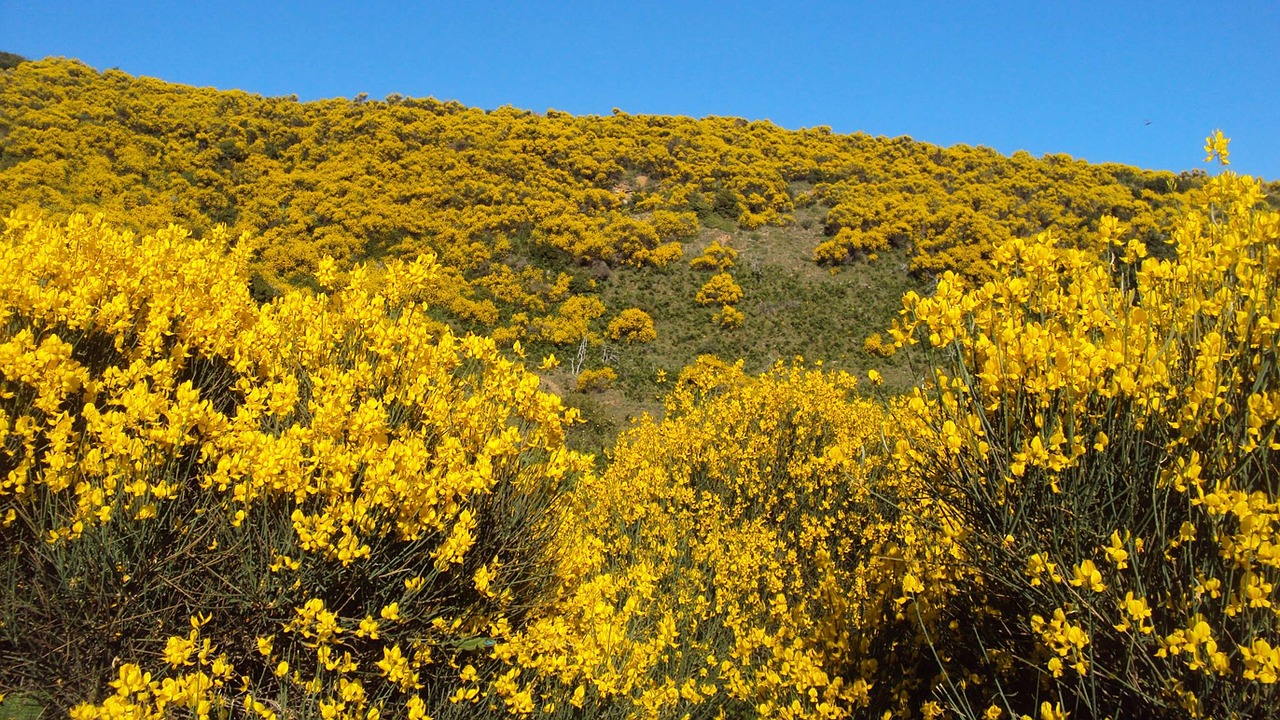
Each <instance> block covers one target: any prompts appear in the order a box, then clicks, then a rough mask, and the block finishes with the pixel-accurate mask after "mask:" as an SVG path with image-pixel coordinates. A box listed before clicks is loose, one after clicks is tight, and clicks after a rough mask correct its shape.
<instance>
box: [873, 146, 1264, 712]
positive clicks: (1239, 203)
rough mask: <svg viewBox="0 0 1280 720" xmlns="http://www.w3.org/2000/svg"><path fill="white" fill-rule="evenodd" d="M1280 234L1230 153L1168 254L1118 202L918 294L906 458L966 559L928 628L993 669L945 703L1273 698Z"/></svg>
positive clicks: (963, 659) (1093, 707) (975, 672)
mask: <svg viewBox="0 0 1280 720" xmlns="http://www.w3.org/2000/svg"><path fill="white" fill-rule="evenodd" d="M1222 146H1223V148H1222V149H1225V141H1224V142H1223V143H1222ZM1209 150H1210V152H1211V154H1217V153H1218V148H1217V147H1216V146H1215V145H1214V143H1213V141H1212V139H1211V142H1210V146H1209ZM1278 241H1280V214H1277V213H1276V212H1275V211H1273V210H1270V209H1267V208H1266V206H1265V204H1264V198H1263V193H1262V189H1261V186H1260V185H1259V183H1258V182H1257V181H1255V180H1253V179H1251V178H1242V177H1237V176H1234V175H1232V174H1230V173H1224V174H1223V175H1221V176H1219V177H1216V178H1214V179H1212V180H1211V181H1209V182H1208V183H1207V184H1206V185H1205V186H1204V188H1203V189H1202V190H1200V191H1197V192H1196V193H1194V200H1193V204H1192V206H1191V207H1190V208H1189V209H1188V210H1187V212H1186V214H1185V216H1184V217H1183V218H1182V219H1181V220H1180V221H1179V222H1178V223H1177V225H1176V226H1175V228H1174V230H1173V233H1172V245H1173V249H1174V251H1175V255H1174V256H1173V257H1170V258H1165V259H1155V258H1144V257H1143V255H1144V252H1145V248H1144V246H1143V245H1142V244H1141V243H1138V242H1133V241H1126V240H1125V237H1124V228H1123V224H1122V223H1120V222H1118V221H1117V220H1115V219H1114V218H1104V219H1103V221H1102V222H1101V223H1100V231H1099V234H1098V235H1097V236H1095V238H1094V239H1093V241H1092V242H1089V243H1081V244H1078V245H1075V246H1062V245H1060V244H1058V243H1056V242H1055V240H1054V237H1053V236H1052V235H1049V234H1043V235H1040V236H1037V237H1036V238H1033V239H1015V240H1011V241H1008V242H1006V243H1005V244H1003V245H1002V246H1000V247H999V248H997V250H996V252H995V253H994V254H993V256H992V262H993V264H994V267H995V273H994V277H996V278H999V279H998V280H994V281H992V282H988V283H986V284H984V285H982V286H981V287H977V288H972V289H966V288H965V286H964V284H963V282H962V281H960V280H959V279H958V278H957V277H955V276H953V275H950V274H948V275H946V276H945V277H944V278H943V279H942V280H941V281H940V282H939V284H938V288H937V292H936V293H935V295H934V296H933V297H930V298H921V297H918V296H915V295H909V296H908V297H907V298H906V301H905V308H904V318H903V321H902V325H901V328H900V329H899V330H898V334H897V338H898V340H899V341H900V342H904V343H920V344H922V345H925V346H927V347H928V348H931V349H932V353H933V358H934V361H935V364H936V371H937V373H936V376H935V381H934V384H933V386H932V389H931V390H929V391H922V392H919V393H917V395H916V396H915V397H914V398H913V399H912V400H911V402H910V405H909V407H908V408H906V409H905V412H904V414H903V416H902V418H903V422H902V424H903V425H904V426H905V427H907V428H914V429H913V430H911V431H910V432H908V433H906V434H905V436H904V437H903V438H902V439H901V440H900V441H899V442H898V443H897V455H898V457H899V459H900V462H901V467H903V468H907V469H908V470H909V472H912V473H917V474H918V480H919V486H920V487H923V488H926V489H927V490H928V491H929V494H930V496H931V499H932V502H933V503H934V504H935V505H936V506H938V507H941V508H946V512H948V513H952V514H954V516H955V517H956V518H957V519H958V522H959V524H960V527H961V528H962V529H961V531H960V532H959V534H957V535H956V541H957V544H958V547H959V548H960V549H961V550H962V557H963V558H964V560H965V562H966V563H967V564H968V566H969V568H970V570H969V571H967V572H966V573H965V574H964V575H962V576H961V577H960V581H959V582H958V584H957V585H956V587H955V591H954V592H953V593H951V597H950V599H949V600H948V601H946V602H945V603H944V604H943V605H941V607H940V608H939V609H940V611H939V612H937V613H936V615H935V616H933V617H932V618H931V619H930V620H931V621H930V622H928V623H925V624H924V625H923V627H924V628H925V629H926V631H927V632H929V633H930V637H931V639H932V640H933V644H934V647H935V649H936V651H937V656H938V658H939V660H940V661H941V663H942V671H943V672H945V673H946V674H947V677H949V678H952V679H959V678H966V677H970V678H972V677H976V678H982V679H983V681H982V682H980V683H979V682H968V683H962V682H957V681H953V682H949V683H942V684H939V685H938V691H937V692H938V695H939V698H938V699H939V700H940V701H941V702H942V704H944V705H950V707H951V709H952V710H953V711H955V712H956V713H958V714H960V715H962V716H970V717H973V716H976V715H979V714H981V713H983V712H984V711H986V709H987V708H990V707H994V708H996V709H997V710H993V711H992V712H997V711H1000V712H1005V713H1008V714H1010V715H1013V716H1017V715H1018V714H1021V713H1030V714H1033V715H1034V714H1035V713H1036V711H1037V709H1039V708H1040V707H1041V706H1042V705H1044V704H1046V703H1047V706H1046V707H1047V708H1048V710H1049V711H1054V712H1058V711H1060V712H1069V713H1071V717H1103V716H1112V717H1121V716H1124V717H1187V716H1191V717H1262V716H1265V715H1268V714H1270V713H1271V712H1273V710H1274V708H1275V707H1276V704H1277V702H1280V690H1277V685H1276V681H1277V676H1278V675H1280V650H1277V648H1280V620H1278V618H1280V615H1278V614H1277V610H1276V608H1277V607H1280V597H1277V593H1276V588H1277V585H1280V556H1277V553H1276V552H1275V548H1276V547H1280V537H1277V535H1276V533H1277V529H1278V528H1280V471H1278V470H1277V468H1280V435H1278V434H1277V420H1278V419H1280V374H1278V372H1277V367H1278V366H1280V357H1277V348H1278V347H1280V322H1278V319H1280V299H1278V296H1277V290H1280V254H1278V253H1277V247H1278V245H1277V243H1278ZM925 584H927V583H925ZM911 604H914V601H911ZM911 604H909V605H908V607H910V606H911ZM935 607H936V606H935ZM979 648H980V652H979V651H977V649H979Z"/></svg>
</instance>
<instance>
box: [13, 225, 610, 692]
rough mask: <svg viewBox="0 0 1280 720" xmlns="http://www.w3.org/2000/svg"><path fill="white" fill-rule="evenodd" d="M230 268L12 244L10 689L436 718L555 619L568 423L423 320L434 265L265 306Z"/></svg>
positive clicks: (518, 376)
mask: <svg viewBox="0 0 1280 720" xmlns="http://www.w3.org/2000/svg"><path fill="white" fill-rule="evenodd" d="M227 245H228V241H227V238H225V237H220V236H218V235H217V234H216V233H215V235H214V237H213V238H211V239H210V240H208V241H199V240H194V239H192V238H189V237H187V236H186V234H185V233H184V232H183V231H181V230H179V229H177V228H172V227H171V228H169V229H167V230H164V231H161V232H158V233H156V234H155V235H152V236H148V237H146V238H142V239H141V240H138V239H135V238H133V237H131V236H130V235H128V234H127V233H121V232H118V231H116V230H114V229H112V228H111V227H109V226H107V225H104V224H103V223H102V222H101V220H98V219H95V220H89V219H86V218H84V217H82V216H74V217H72V218H71V219H70V220H69V221H68V222H67V223H66V224H65V225H62V224H48V223H44V222H41V221H40V220H38V219H35V218H32V217H28V216H24V215H14V216H11V217H10V218H8V219H7V220H6V227H5V231H4V235H3V244H2V245H0V254H3V261H2V262H0V299H2V301H0V307H3V308H4V316H3V326H2V327H3V335H2V336H0V373H2V377H3V393H2V394H0V439H2V440H3V447H2V448H0V469H2V470H3V473H4V474H3V478H4V479H3V481H2V484H0V521H2V523H3V525H2V529H0V537H2V540H3V542H0V545H2V546H3V547H4V553H3V557H2V558H0V562H2V563H3V566H2V573H3V577H4V578H5V579H6V582H5V583H4V584H3V585H2V586H0V619H2V620H3V622H2V624H0V687H3V688H8V689H10V690H14V689H21V690H24V691H27V692H31V693H44V692H50V693H52V697H50V698H49V700H50V701H51V702H53V703H54V704H55V705H60V706H63V707H65V706H66V705H67V704H70V703H72V702H76V701H84V700H88V701H94V702H98V703H100V704H99V705H98V706H96V707H94V706H91V705H83V706H80V707H79V708H78V709H77V710H76V711H75V714H76V716H77V717H95V716H98V715H99V714H101V715H102V716H104V717H115V716H117V715H116V714H118V713H120V712H124V711H125V710H126V709H127V708H129V707H133V708H134V709H135V710H138V711H140V712H151V711H154V712H161V713H171V712H173V710H174V709H175V708H180V707H185V708H189V709H190V710H192V711H194V712H195V713H196V714H197V715H204V714H205V713H206V712H207V711H208V709H209V708H211V707H212V708H214V709H217V708H222V709H223V710H226V709H228V708H230V707H231V705H232V704H233V703H234V704H236V705H238V706H240V707H243V708H246V709H252V710H254V711H255V712H256V713H258V714H260V715H262V716H264V717H271V716H273V713H274V712H277V711H279V710H281V708H283V707H288V708H289V710H290V713H294V714H296V713H301V714H303V715H325V716H326V717H330V716H332V714H333V713H338V714H341V715H343V716H353V717H354V716H356V715H359V716H361V717H363V716H364V715H365V714H366V713H367V712H369V711H372V710H373V709H375V708H381V709H382V711H383V712H386V713H388V714H389V715H391V716H405V715H407V716H408V717H415V716H419V717H420V716H422V714H423V713H426V712H429V713H430V714H432V715H438V714H440V713H442V712H443V713H447V712H448V711H449V709H450V708H451V707H452V704H451V703H449V702H448V697H449V696H450V695H451V694H453V693H455V692H457V691H458V690H459V689H461V690H462V692H464V694H465V692H466V690H467V687H468V683H470V684H472V685H474V684H475V683H476V682H477V676H476V674H475V673H476V671H475V669H474V668H473V669H472V670H471V671H469V672H462V673H460V672H459V669H458V668H457V665H458V664H459V663H464V662H474V664H475V666H478V667H480V668H481V672H480V676H479V680H484V679H485V678H487V677H488V675H487V672H488V671H487V668H491V667H492V661H489V660H486V657H487V653H486V652H484V649H485V648H486V647H489V646H492V645H493V644H494V643H495V642H497V641H498V640H499V639H500V638H502V637H503V636H504V635H506V634H507V633H508V632H510V631H512V630H515V629H519V628H520V627H521V625H522V623H523V621H524V618H525V617H526V616H527V615H528V613H529V612H530V611H531V610H533V609H534V608H535V607H536V606H537V605H538V604H539V603H540V602H541V601H542V599H543V597H544V592H545V590H546V589H547V579H548V568H549V567H550V566H549V565H548V559H547V558H548V557H549V553H548V550H547V546H548V544H549V543H550V541H551V539H552V538H553V537H554V533H555V530H556V513H555V506H556V504H557V503H558V502H560V498H561V497H562V495H563V493H562V490H563V488H564V487H565V486H566V483H568V482H569V481H570V480H571V478H572V477H574V475H575V474H576V473H578V472H579V470H580V469H582V468H584V467H587V466H588V465H589V461H588V460H585V459H583V458H580V457H578V456H576V455H574V454H573V453H570V452H567V451H566V450H565V449H564V448H563V444H562V443H563V439H564V429H565V425H566V423H568V422H571V421H572V415H571V414H570V413H568V412H566V411H565V410H564V409H563V407H562V406H561V404H560V401H559V400H558V399H557V398H555V397H553V396H550V395H547V394H544V393H542V392H540V391H539V390H538V379H537V378H536V377H535V376H533V375H531V374H529V373H527V372H525V371H524V370H523V369H522V368H520V367H519V366H517V365H513V364H512V363H511V362H509V361H507V360H504V359H503V358H502V357H501V356H500V355H499V353H498V351H497V349H496V348H495V346H494V345H493V343H492V342H491V341H488V340H484V339H481V338H477V337H466V338H458V337H455V336H453V335H452V334H451V333H450V332H449V331H448V330H447V329H445V328H443V327H442V326H440V325H439V324H438V323H435V322H433V321H431V320H430V319H429V318H428V317H427V316H426V315H425V314H424V310H423V307H422V306H421V305H420V304H419V303H420V302H421V294H422V292H423V291H424V290H426V289H428V288H430V287H431V286H432V284H433V279H434V277H435V276H436V275H437V273H439V272H440V269H439V266H438V265H436V264H434V262H433V261H432V260H431V258H423V259H420V260H418V261H416V262H413V263H398V264H395V265H393V266H392V267H388V268H387V270H386V273H385V275H384V276H382V277H374V275H373V273H372V271H369V270H365V269H363V268H357V269H356V270H354V271H353V272H352V273H351V276H350V277H349V279H348V280H347V281H346V282H345V283H344V284H342V286H341V287H339V288H337V289H335V290H334V291H333V292H332V294H309V293H303V292H296V293H292V294H289V295H286V296H284V297H281V298H278V299H276V300H274V301H272V302H271V303H269V304H267V305H265V306H262V307H258V306H257V305H256V304H255V303H254V302H253V301H252V300H251V299H250V298H249V296H248V291H247V288H248V284H249V283H248V280H247V278H246V276H245V273H244V264H245V263H244V260H245V255H246V253H247V252H248V249H249V248H248V243H247V240H246V239H243V238H242V239H241V240H239V241H238V242H234V243H231V245H233V248H232V249H231V250H230V251H229V253H230V254H227V252H228V250H227ZM321 282H326V280H325V278H323V277H322V278H321ZM373 287H377V288H378V291H377V292H374V291H372V290H371V289H370V288H373ZM113 678H114V679H113ZM108 680H112V682H111V687H110V688H109V687H108V686H107V684H106V683H107V681H108ZM166 708H168V710H166ZM113 713H116V714H113Z"/></svg>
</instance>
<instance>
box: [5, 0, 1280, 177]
mask: <svg viewBox="0 0 1280 720" xmlns="http://www.w3.org/2000/svg"><path fill="white" fill-rule="evenodd" d="M0 49H2V50H7V51H10V52H16V53H19V54H21V55H25V56H28V57H36V58H39V57H45V56H49V55H61V56H66V57H74V58H79V59H80V60H83V61H84V62H86V63H88V64H89V65H92V66H94V67H96V68H107V67H118V68H120V69H122V70H125V71H127V72H130V73H134V74H139V75H150V76H154V77H159V78H162V79H165V80H169V81H173V82H180V83H188V84H192V85H201V86H214V87H219V88H239V89H242V90H247V91H250V92H255V93H261V94H265V95H289V94H297V95H298V96H299V97H300V98H302V99H304V100H306V99H314V98H322V97H334V96H343V97H352V96H354V95H356V94H357V93H360V92H365V93H368V94H369V96H370V97H373V98H382V97H384V96H386V95H387V94H388V93H392V92H398V93H400V94H402V95H411V96H416V97H424V96H428V95H430V96H434V97H436V98H439V99H453V100H459V101H461V102H463V103H466V104H468V105H476V106H480V107H485V108H493V107H497V106H500V105H514V106H516V107H520V108H527V109H531V110H537V111H542V110H546V109H547V108H556V109H558V110H566V111H569V112H573V113H595V114H606V113H608V112H610V111H611V109H612V108H614V107H617V108H620V109H622V110H625V111H627V112H630V113H663V114H680V115H692V116H697V117H701V116H704V115H732V116H739V117H746V118H751V119H764V118H767V119H769V120H772V121H773V122H775V123H777V124H778V125H781V126H783V127H787V128H798V127H807V126H813V125H830V126H832V127H833V128H834V129H835V130H837V131H839V132H852V131H855V130H862V131H865V132H868V133H871V134H873V135H888V136H896V135H910V136H912V137H914V138H916V139H919V140H924V141H927V142H932V143H938V144H941V145H952V144H955V143H968V144H971V145H987V146H990V147H993V148H995V149H997V150H999V151H1001V152H1004V153H1010V152H1013V151H1014V150H1018V149H1025V150H1028V151H1030V152H1031V153H1033V154H1035V155H1040V154H1043V153H1048V152H1065V153H1068V154H1070V155H1073V156H1076V157H1080V158H1084V159H1087V160H1091V161H1096V162H1102V161H1115V162H1123V163H1130V164H1134V165H1139V166H1142V167H1148V168H1161V169H1171V170H1182V169H1187V168H1194V167H1204V165H1203V163H1202V162H1201V161H1202V159H1203V152H1202V151H1201V146H1202V145H1203V138H1204V136H1205V135H1207V134H1208V133H1209V132H1210V131H1212V130H1213V129H1214V128H1218V127H1220V128H1222V129H1223V131H1224V132H1225V133H1226V134H1227V135H1229V136H1230V137H1231V138H1232V145H1231V150H1232V161H1233V162H1232V168H1233V169H1235V170H1237V171H1239V172H1245V173H1252V174H1256V175H1261V176H1264V177H1266V178H1269V179H1277V178H1280V2H1277V1H1276V0H1270V1H1269V2H1232V3H1216V2H1194V3H1193V2H1181V1H1180V0H1166V1H1164V2H1148V3H1130V2H1053V3H1047V2H1046V3H1041V2H1027V1H1026V0H1022V1H1020V2H1007V3H982V4H970V3H961V2H937V3H917V2H905V1H903V2H875V3H870V2H867V3H860V2H760V3H711V2H700V1H697V0H683V1H681V2H661V3H647V2H627V3H623V2H598V3H595V2H563V3H552V2H538V3H530V2H469V3H461V2H459V3H437V2H404V3H387V2H382V3H379V2H368V3H365V2H359V1H358V0H341V1H337V2H333V1H330V0H310V1H309V2H270V0H262V2H220V1H214V2H200V3H183V2H172V1H170V2H155V3H130V2H119V3H116V2H111V3H108V2H87V1H86V2H59V1H50V0H0Z"/></svg>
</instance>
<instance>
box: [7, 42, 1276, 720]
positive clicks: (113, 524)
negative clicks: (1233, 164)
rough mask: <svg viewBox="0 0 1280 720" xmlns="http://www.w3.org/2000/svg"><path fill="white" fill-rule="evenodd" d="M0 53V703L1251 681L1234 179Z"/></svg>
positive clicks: (427, 704) (158, 703)
mask: <svg viewBox="0 0 1280 720" xmlns="http://www.w3.org/2000/svg"><path fill="white" fill-rule="evenodd" d="M5 62H6V63H8V64H9V65H11V66H10V67H7V68H5V69H0V212H3V213H4V218H5V221H4V224H3V226H2V227H0V717H14V716H17V717H19V718H37V717H44V716H46V715H47V714H49V713H55V714H65V715H67V716H69V717H71V718H73V720H117V719H121V718H130V719H134V718H137V719H143V718H145V719H146V720H170V719H171V718H200V719H201V720H206V719H207V718H211V717H215V718H230V717H246V718H248V717H253V718H260V719H261V720H286V719H288V720H294V719H297V720H315V719H320V720H332V719H338V718H341V719H343V720H381V718H391V717H394V718H402V717H403V718H409V719H410V720H463V719H470V718H494V717H497V718H507V719H508V720H533V719H534V718H537V719H539V720H583V719H585V718H593V719H594V718H611V719H618V720H622V719H624V718H625V719H627V720H631V719H633V718H635V719H644V720H659V719H661V720H694V719H695V718H697V719H698V720H712V719H717V720H757V719H761V720H762V719H766V718H768V719H772V718H785V719H787V720H844V719H846V718H849V719H852V718H863V717H867V718H881V719H887V718H899V719H901V720H907V719H909V718H918V717H923V718H928V719H929V720H936V719H937V718H945V717H959V718H965V719H966V720H977V719H978V718H982V719H983V720H997V719H1000V718H1006V717H1009V718H1033V717H1039V718H1041V720H1067V718H1072V719H1074V720H1081V719H1082V718H1090V719H1091V718H1104V717H1112V718H1118V717H1142V718H1160V719H1164V718H1169V719H1174V718H1177V719H1181V718H1195V719H1197V720H1198V719H1200V718H1224V717H1232V718H1234V717H1239V718H1247V717H1263V716H1267V714H1268V713H1270V712H1271V709H1272V708H1274V707H1276V704H1277V703H1278V702H1280V689H1278V688H1280V300H1278V297H1280V293H1278V292H1277V290H1278V289H1280V251H1278V250H1277V248H1280V212H1278V211H1277V206H1278V204H1280V202H1278V194H1277V192H1276V190H1277V186H1276V184H1275V183H1271V184H1267V183H1265V182H1263V181H1260V180H1257V179H1254V178H1250V177H1245V176H1239V175H1236V174H1234V173H1233V172H1231V171H1230V170H1229V169H1228V168H1227V166H1228V164H1229V156H1230V149H1229V139H1228V138H1227V137H1225V136H1224V135H1223V133H1222V132H1221V131H1214V132H1213V133H1212V134H1210V135H1209V136H1208V137H1207V138H1206V140H1205V145H1204V151H1205V155H1206V158H1205V160H1206V162H1214V161H1216V162H1217V163H1218V165H1217V167H1216V168H1215V170H1214V171H1213V172H1212V173H1211V172H1200V171H1197V172H1192V173H1184V174H1182V175H1176V176H1175V175H1172V174H1169V173H1158V172H1148V171H1143V170H1139V169H1135V168H1128V167H1122V166H1115V165H1091V164H1088V163H1083V162H1078V161H1074V160H1072V159H1070V158H1068V157H1065V156H1060V155H1050V156H1046V157H1044V158H1039V159H1037V158H1032V157H1030V156H1029V155H1027V154H1026V153H1016V154H1014V155H1013V156H1011V157H1004V156H1001V155H999V154H997V153H995V152H992V151H990V150H987V149H984V148H969V147H953V148H939V147H935V146H931V145H928V144H926V143H920V142H916V141H913V140H911V139H909V138H896V139H888V138H876V137H869V136H866V135H861V134H854V135H837V134H833V133H831V132H829V131H828V130H827V129H824V128H815V129H806V130H796V131H791V130H784V129H781V128H778V127H776V126H774V125H772V124H770V123H767V122H746V121H742V120H737V119H733V118H719V117H709V118H703V119H700V120H695V119H691V118H683V117H666V116H663V117H653V116H632V115H628V114H626V113H622V112H615V113H614V114H613V115H611V116H609V117H574V116H570V115H568V114H565V113H560V112H556V111H554V110H548V111H547V112H546V113H545V114H537V113H533V112H529V111H522V110H516V109H512V108H500V109H498V110H494V111H483V110H479V109H474V108H467V107H464V106H462V105H459V104H458V103H451V102H440V101H436V100H432V99H425V100H423V99H411V98H402V97H389V98H387V99H386V100H384V101H371V100H369V99H367V98H363V97H361V98H356V99H354V100H351V101H348V100H325V101H318V102H310V103H301V102H298V101H296V100H295V99H293V98H262V97H257V96H252V95H248V94H245V93H240V92H234V91H218V90H210V89H197V88H191V87H185V86H180V85H173V84H168V83H164V82H161V81H158V80H152V79H147V78H136V77H132V76H129V75H127V74H125V73H121V72H119V71H113V70H109V71H105V72H98V71H95V70H93V69H91V68H88V67H86V66H84V65H83V64H81V63H78V62H75V61H70V60H59V59H48V60H41V61H17V60H14V61H12V62H9V60H8V59H5Z"/></svg>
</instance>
